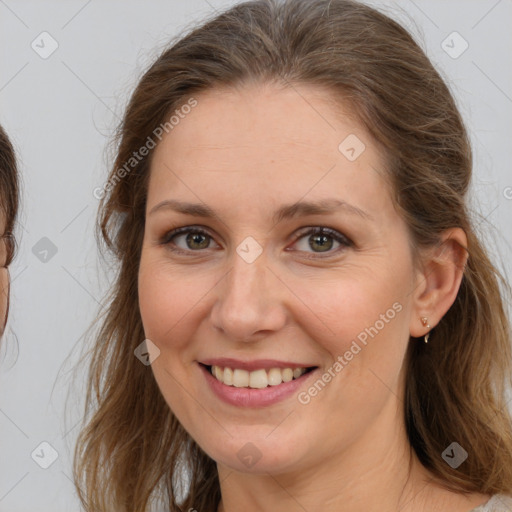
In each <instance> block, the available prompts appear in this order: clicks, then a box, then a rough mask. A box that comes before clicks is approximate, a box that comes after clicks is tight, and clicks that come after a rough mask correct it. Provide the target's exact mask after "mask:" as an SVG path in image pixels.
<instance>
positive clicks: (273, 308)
mask: <svg viewBox="0 0 512 512" xmlns="http://www.w3.org/2000/svg"><path fill="white" fill-rule="evenodd" d="M216 290H217V293H218V295H217V297H216V301H215V304H214V306H213V308H212V311H211V321H212V324H213V326H214V328H215V329H217V330H219V331H221V332H222V333H223V334H224V336H226V337H228V338H229V339H231V340H233V341H237V342H239V341H243V342H250V341H256V340H258V339H260V338H261V337H263V336H268V335H270V334H272V332H276V331H279V330H280V329H282V328H283V326H284V325H285V324H286V320H287V312H286V306H285V302H286V298H285V294H286V287H285V286H284V285H283V283H282V281H281V280H280V279H279V278H278V277H277V276H276V272H275V270H274V269H271V268H269V266H268V262H267V260H266V258H265V257H264V254H261V255H260V256H259V257H258V258H257V259H256V260H255V261H253V262H252V263H248V262H247V261H245V260H244V259H243V258H241V257H240V256H239V255H238V254H236V253H235V255H234V257H233V266H232V268H231V270H230V271H229V272H228V273H227V275H226V276H225V279H223V280H222V281H221V283H219V285H218V286H217V287H216Z"/></svg>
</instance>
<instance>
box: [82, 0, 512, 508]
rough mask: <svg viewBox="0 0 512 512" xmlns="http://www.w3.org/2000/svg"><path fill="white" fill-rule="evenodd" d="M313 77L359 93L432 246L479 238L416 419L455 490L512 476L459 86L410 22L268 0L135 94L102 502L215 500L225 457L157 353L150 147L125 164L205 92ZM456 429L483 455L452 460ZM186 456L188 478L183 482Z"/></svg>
mask: <svg viewBox="0 0 512 512" xmlns="http://www.w3.org/2000/svg"><path fill="white" fill-rule="evenodd" d="M269 82H271V83H276V84H280V85H284V86H293V85H294V84H309V85H316V86H318V87H322V88H323V89H324V90H328V91H329V93H330V98H332V101H333V104H334V105H336V102H337V101H339V102H340V103H341V104H343V103H345V104H346V103H347V102H348V103H349V104H350V105H351V107H352V108H353V110H354V112H355V113H356V115H357V117H358V118H359V120H360V121H361V122H362V123H364V125H365V127H366V129H367V130H368V131H369V132H370V133H371V135H372V136H373V137H374V138H375V140H376V141H378V142H379V143H380V144H381V146H382V147H383V148H384V158H385V159H386V161H387V163H388V166H387V167H388V171H387V172H388V173H389V176H388V177H389V180H390V183H391V185H392V190H393V200H394V201H395V203H396V205H397V208H399V211H400V212H401V214H402V216H403V218H404V219H405V222H406V223H407V225H408V228H409V232H410V240H411V244H412V246H413V247H414V248H415V249H417V250H419V249H421V248H427V247H431V246H433V245H435V244H438V243H439V242H440V237H441V234H442V233H443V231H444V230H446V229H448V228H451V227H460V228H462V229H463V230H464V231H465V233H466V235H467V239H468V246H467V251H468V253H469V258H468V263H467V266H466V268H465V270H464V275H463V279H462V284H461V286H460V289H459V292H458V295H457V297H456V300H455V302H454V304H453V306H452V307H451V308H450V310H449V311H448V312H447V313H446V315H445V316H444V317H443V318H442V319H441V321H440V323H439V324H438V325H437V326H436V328H435V330H434V331H433V333H432V337H431V342H430V343H429V344H428V345H424V344H423V343H417V342H416V343H414V341H415V340H413V339H412V340H411V342H410V344H409V349H408V354H407V360H406V364H407V373H406V390H405V397H406V399H405V405H404V411H403V413H404V419H405V424H406V427H407V433H408V437H409V441H410V444H411V446H412V448H413V449H414V450H415V452H416V454H417V456H418V458H419V460H420V461H421V463H422V464H423V465H424V466H425V467H427V468H428V469H429V470H430V471H431V472H432V473H433V474H434V475H436V476H437V477H439V478H440V479H441V480H442V481H443V482H444V483H445V485H446V486H447V487H448V488H450V489H453V490H455V491H456V492H461V493H463V492H480V493H489V494H493V493H506V494H508V493H511V492H512V420H511V417H510V414H509V411H508V409H507V407H506V398H505V393H506V389H507V385H509V384H510V375H511V373H512V371H511V359H512V356H511V344H510V326H509V320H508V318H507V314H506V311H505V307H504V299H503V293H504V292H505V290H504V289H503V290H502V289H501V288H500V284H503V285H505V282H504V280H503V278H502V277H501V275H500V273H499V271H498V270H497V268H496V267H495V266H494V265H493V264H492V263H491V261H490V258H489V256H488V254H487V253H486V250H485V249H484V247H483V244H482V242H481V241H480V239H479V235H477V231H476V227H475V226H476V224H475V221H474V220H473V219H472V215H471V213H470V210H469V207H468V199H467V195H468V189H469V186H470V182H471V174H472V155H471V147H470V143H469V139H468V135H467V132H466V129H465V127H464V124H463V121H462V119H461V116H460V114H459V111H458V109H457V106H456V103H455V101H454V99H453V97H452V94H451V93H450V90H449V88H448V87H447V85H446V84H445V82H444V81H443V79H442V78H441V76H440V74H439V73H438V72H437V71H436V69H435V68H434V67H433V65H432V63H431V62H430V61H429V59H428V57H427V56H426V55H425V53H424V51H423V50H422V49H421V48H420V47H419V45H418V44H417V43H416V42H415V41H414V40H413V38H412V37H411V35H410V34H409V33H408V32H407V31H406V30H405V29H404V28H403V27H402V26H401V25H400V24H398V23H397V22H395V21H394V20H392V19H390V18H389V17H387V16H386V15H384V14H382V13H380V12H379V11H377V10H375V9H373V8H371V7H368V6H366V5H364V4H361V3H358V2H355V1H351V0H284V1H278V0H254V1H248V2H244V3H240V4H238V5H235V6H234V7H232V8H230V9H228V10H226V11H224V12H222V13H220V14H216V15H215V16H214V17H212V18H210V19H208V20H206V21H205V22H204V23H203V24H202V25H201V26H198V27H196V28H194V29H193V30H191V31H189V32H188V33H187V34H185V35H183V36H181V37H180V38H179V39H177V40H176V41H174V42H173V43H172V44H171V45H170V46H169V47H168V48H167V49H166V50H165V51H163V53H161V55H160V56H159V57H158V59H157V60H156V61H155V62H154V63H153V64H152V65H151V66H150V67H149V69H148V70H147V71H146V72H145V74H144V75H143V76H142V78H141V80H140V81H139V83H138V85H137V87H136V89H135V91H134V93H133V95H132V97H131V99H130V102H129V104H128V106H127V108H126V111H125V114H124V118H123V121H122V123H121V125H120V127H119V131H118V138H117V156H116V159H115V162H114V166H113V168H112V171H111V174H110V178H109V183H110V186H109V187H108V193H107V194H106V196H105V197H104V198H103V200H102V203H101V206H100V212H99V217H98V228H99V234H100V236H101V240H102V241H103V242H104V249H106V250H107V251H110V253H111V254H112V255H113V256H114V258H115V261H116V263H117V268H118V273H117V275H116V281H115V285H114V286H113V288H112V290H111V295H110V297H109V300H110V301H109V306H108V308H107V311H106V313H105V315H104V316H103V317H102V323H101V329H100V332H99V334H98V336H97V338H96V342H95V346H94V349H93V357H92V360H91V362H90V373H89V381H88V392H87V406H86V414H87V415H90V419H89V420H88V421H87V423H86V424H85V426H84V428H83V430H82V431H81V434H80V436H79V439H78V443H77V446H76V452H75V467H74V469H75V480H76V483H77V490H78V494H79V497H80V499H81V501H82V503H83V505H84V507H85V509H86V510H87V511H88V512H99V511H112V510H116V512H135V511H137V512H141V511H146V510H149V508H150V504H151V502H152V501H153V500H154V499H155V498H156V497H161V498H163V499H164V500H165V501H166V503H168V507H169V510H171V511H172V512H175V511H178V510H182V509H185V510H188V509H189V508H191V507H193V508H195V509H198V510H201V511H202V512H214V511H216V510H217V505H218V503H219V500H220V486H219V479H218V474H217V469H216V464H215V462H214V461H213V460H212V459H211V458H210V457H208V456H207V455H206V454H205V453H204V452H203V451H202V450H201V449H200V448H199V447H198V446H197V444H196V443H195V442H194V440H193V439H192V438H191V437H190V436H189V434H188V433H187V432H186V431H185V430H184V429H183V427H182V426H181V425H180V423H179V422H178V420H177V418H176V417H175V416H174V415H173V412H172V411H171V410H170V409H169V407H168V405H167V404H166V402H165V401H164V399H163V397H162V395H161V393H160V390H159V388H158V386H157V384H156V382H155V379H154V377H153V374H152V372H151V370H150V369H148V367H145V366H144V365H142V364H140V362H139V361H138V360H137V359H136V358H135V357H134V355H133V352H134V349H135V348H136V347H137V345H138V344H140V342H141V340H143V339H144V332H143V327H142V322H141V316H140V312H139V306H138V294H137V273H138V267H139V260H140V256H141V246H142V239H143V234H144V223H145V205H146V194H147V184H148V176H149V173H150V164H151V154H149V155H147V156H146V157H144V158H142V159H140V161H137V162H136V164H135V165H134V166H133V168H132V169H130V171H129V172H125V173H124V174H123V177H122V178H119V174H120V173H119V169H121V168H123V166H125V164H126V162H128V161H129V160H130V158H131V157H132V155H133V152H134V151H137V150H138V149H139V148H140V147H142V146H144V145H145V144H146V141H147V139H148V137H150V136H151V134H152V133H153V131H154V130H155V128H156V127H158V126H159V125H160V124H161V123H163V122H165V121H166V120H167V118H168V116H170V115H171V114H172V112H173V111H175V110H176V109H178V108H179V107H180V105H183V104H185V103H186V102H187V101H188V100H189V99H190V98H191V97H193V95H197V94H199V93H200V92H201V91H205V90H209V89H212V88H216V87H238V86H240V85H244V84H247V83H269ZM453 440H457V442H458V443H459V444H460V445H462V446H465V447H471V456H470V457H469V458H468V459H467V460H466V461H465V463H464V464H463V465H461V466H460V467H459V468H457V469H456V470H455V469H452V468H451V467H450V466H449V465H448V464H446V462H445V461H444V460H443V459H442V458H441V453H442V452H443V450H444V449H445V448H446V446H448V445H449V444H450V443H451V442H452V441H453ZM184 472H186V474H187V479H188V481H187V484H186V485H185V484H182V481H183V479H182V476H183V474H184Z"/></svg>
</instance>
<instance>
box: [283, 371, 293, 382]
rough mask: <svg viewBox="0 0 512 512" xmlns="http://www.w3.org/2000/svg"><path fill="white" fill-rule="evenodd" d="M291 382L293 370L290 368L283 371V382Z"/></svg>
mask: <svg viewBox="0 0 512 512" xmlns="http://www.w3.org/2000/svg"><path fill="white" fill-rule="evenodd" d="M291 380H293V370H292V369H291V368H284V369H283V382H290V381H291Z"/></svg>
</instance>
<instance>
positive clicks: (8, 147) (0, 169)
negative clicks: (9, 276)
mask: <svg viewBox="0 0 512 512" xmlns="http://www.w3.org/2000/svg"><path fill="white" fill-rule="evenodd" d="M18 206H19V179H18V167H17V165H16V155H15V152H14V148H13V147H12V144H11V141H10V140H9V137H8V136H7V134H6V133H5V131H4V129H3V128H2V127H1V126H0V211H1V212H2V214H3V218H4V222H5V227H4V230H3V232H2V233H0V236H1V237H2V239H1V243H5V244H6V261H5V267H8V266H9V265H10V263H11V261H12V259H13V258H14V255H15V251H16V242H15V239H14V235H13V230H14V226H15V224H16V217H17V215H18ZM9 286H10V282H9ZM0 293H6V294H7V309H6V312H5V318H4V319H2V324H1V325H0V332H3V330H4V328H5V324H6V323H7V317H8V315H9V304H10V302H9V295H10V293H9V287H8V288H7V290H1V291H0Z"/></svg>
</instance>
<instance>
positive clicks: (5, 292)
mask: <svg viewBox="0 0 512 512" xmlns="http://www.w3.org/2000/svg"><path fill="white" fill-rule="evenodd" d="M4 231H5V215H4V213H3V212H2V213H0V233H3V232H4ZM6 259H7V245H6V243H5V239H4V238H2V239H1V240H0V265H2V266H1V267H0V336H2V335H3V333H4V329H5V325H4V319H5V316H6V312H7V304H8V300H9V271H8V269H7V268H6V267H4V266H3V265H4V263H5V261H6Z"/></svg>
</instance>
